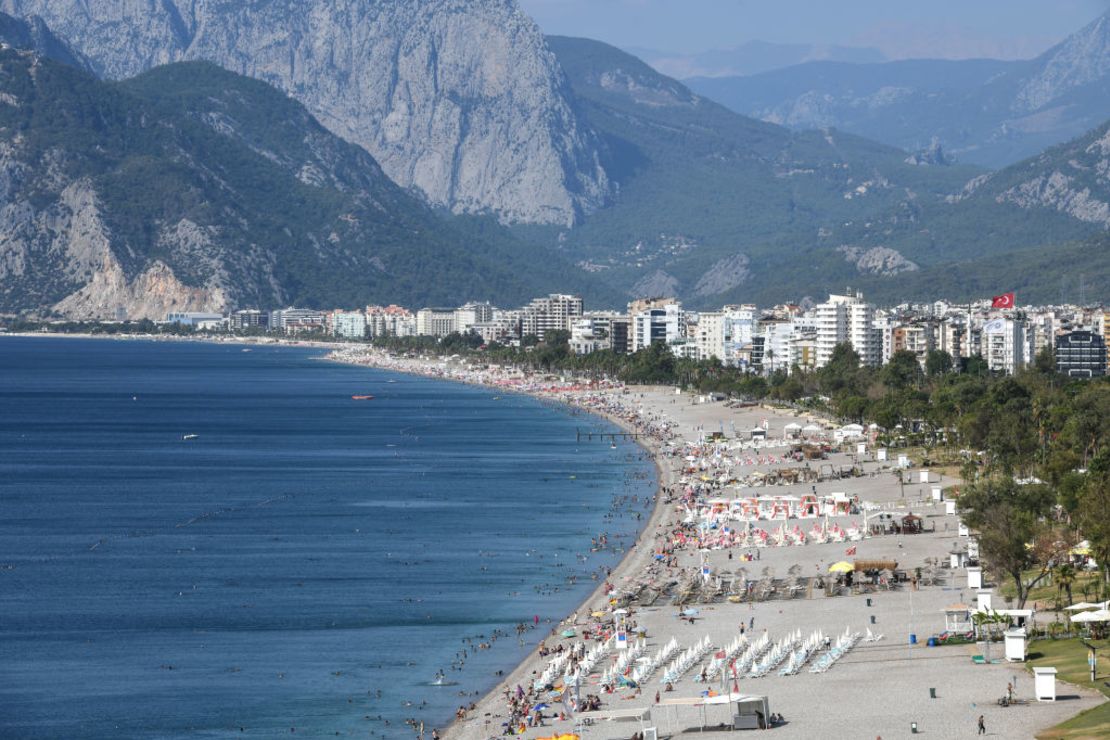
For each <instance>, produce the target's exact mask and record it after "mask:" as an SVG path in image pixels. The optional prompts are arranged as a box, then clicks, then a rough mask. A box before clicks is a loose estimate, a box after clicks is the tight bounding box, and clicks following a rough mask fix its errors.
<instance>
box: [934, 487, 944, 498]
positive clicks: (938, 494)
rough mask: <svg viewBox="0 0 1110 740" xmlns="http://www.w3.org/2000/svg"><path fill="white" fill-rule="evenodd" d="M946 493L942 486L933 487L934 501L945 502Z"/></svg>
mask: <svg viewBox="0 0 1110 740" xmlns="http://www.w3.org/2000/svg"><path fill="white" fill-rule="evenodd" d="M943 500H944V491H943V490H942V489H941V487H940V486H933V501H943Z"/></svg>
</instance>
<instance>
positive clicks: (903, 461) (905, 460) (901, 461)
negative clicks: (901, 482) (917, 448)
mask: <svg viewBox="0 0 1110 740" xmlns="http://www.w3.org/2000/svg"><path fill="white" fill-rule="evenodd" d="M909 466H910V457H909V455H899V456H898V467H900V468H908V467H909Z"/></svg>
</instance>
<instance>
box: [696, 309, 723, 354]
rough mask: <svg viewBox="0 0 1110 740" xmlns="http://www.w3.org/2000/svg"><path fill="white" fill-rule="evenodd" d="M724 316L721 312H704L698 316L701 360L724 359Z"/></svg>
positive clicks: (698, 351)
mask: <svg viewBox="0 0 1110 740" xmlns="http://www.w3.org/2000/svg"><path fill="white" fill-rule="evenodd" d="M724 331H725V325H724V314H723V313H721V312H720V311H703V312H702V313H700V314H698V324H697V335H696V340H695V341H696V344H697V356H698V359H699V360H710V359H714V358H716V359H718V360H722V359H724V354H725V333H724Z"/></svg>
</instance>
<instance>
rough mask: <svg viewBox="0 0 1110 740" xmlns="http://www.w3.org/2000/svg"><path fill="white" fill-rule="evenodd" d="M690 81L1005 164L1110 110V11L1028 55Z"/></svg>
mask: <svg viewBox="0 0 1110 740" xmlns="http://www.w3.org/2000/svg"><path fill="white" fill-rule="evenodd" d="M689 85H690V86H691V88H692V89H693V90H695V91H696V92H698V93H700V94H702V95H705V96H706V97H709V98H712V99H714V100H717V101H719V102H721V103H723V104H725V105H727V106H728V107H729V108H731V109H732V110H734V111H736V112H738V113H742V114H745V115H751V116H754V117H756V118H760V119H762V120H767V121H772V122H776V123H781V124H784V125H788V126H791V127H793V128H799V129H805V128H815V127H824V126H833V127H836V128H839V129H843V130H845V131H849V132H852V133H855V134H858V135H860V136H866V137H869V138H873V139H875V140H877V141H882V142H884V143H887V144H890V145H893V146H898V147H902V148H904V149H908V150H911V151H915V150H918V149H922V148H924V147H927V146H928V145H929V144H930V142H931V141H932V140H933V139H937V140H938V141H939V142H940V143H941V144H942V146H943V147H944V148H945V149H946V150H947V151H948V152H950V153H952V154H954V155H955V156H956V157H957V158H958V159H959V160H961V161H964V162H968V163H973V164H978V165H982V166H985V167H991V168H997V167H1004V166H1006V165H1009V164H1012V163H1014V162H1017V161H1020V160H1022V159H1024V158H1026V157H1030V156H1033V155H1035V154H1037V153H1038V152H1041V151H1043V150H1044V149H1046V148H1047V147H1050V146H1053V145H1055V144H1059V143H1061V142H1064V141H1067V140H1069V139H1071V138H1074V137H1076V136H1079V135H1081V134H1082V133H1084V132H1085V131H1088V130H1089V129H1091V128H1094V127H1095V126H1097V125H1099V124H1100V123H1102V122H1103V121H1105V120H1106V119H1108V118H1110V13H1108V14H1106V15H1103V16H1102V17H1100V18H1098V19H1096V20H1094V21H1093V22H1092V23H1090V24H1089V25H1088V26H1086V27H1085V28H1083V29H1081V30H1080V31H1078V32H1076V33H1075V34H1073V35H1071V36H1069V37H1068V38H1066V39H1065V40H1064V41H1062V42H1061V43H1059V44H1058V45H1056V46H1055V47H1053V48H1051V49H1049V50H1048V51H1046V52H1045V53H1044V54H1042V55H1041V56H1039V57H1037V58H1036V59H1032V60H1028V61H1017V62H1002V61H995V60H967V61H955V62H953V61H940V60H913V61H902V62H887V63H883V64H840V63H833V62H813V63H809V64H802V65H798V66H794V67H789V68H786V69H780V70H775V71H772V72H768V73H765V74H758V75H752V76H749V77H729V78H718V79H708V78H701V79H694V80H690V81H689Z"/></svg>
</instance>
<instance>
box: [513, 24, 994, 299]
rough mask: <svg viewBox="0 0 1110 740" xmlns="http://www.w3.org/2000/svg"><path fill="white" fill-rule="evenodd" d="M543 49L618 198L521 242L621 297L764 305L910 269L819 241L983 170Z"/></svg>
mask: <svg viewBox="0 0 1110 740" xmlns="http://www.w3.org/2000/svg"><path fill="white" fill-rule="evenodd" d="M548 45H549V46H550V48H551V49H552V50H553V51H554V52H555V54H556V56H557V57H558V60H559V63H560V65H561V66H562V67H563V69H564V70H565V71H566V73H567V77H568V79H569V80H570V84H571V87H572V89H573V91H574V93H575V95H576V96H577V98H578V99H579V100H580V101H581V105H582V108H583V110H584V111H585V113H586V115H587V117H588V119H589V121H590V122H591V124H592V125H593V126H594V127H595V128H596V129H597V130H598V131H600V132H601V133H602V135H603V136H604V138H605V142H606V145H607V149H608V151H609V158H608V159H607V160H606V167H607V170H608V171H609V172H610V174H611V175H612V177H613V180H614V182H615V183H616V184H617V195H616V196H615V198H614V202H613V203H612V205H610V206H609V207H607V208H605V209H602V210H599V211H597V212H595V213H593V214H591V215H590V216H588V217H586V218H585V219H584V220H583V221H582V223H581V224H579V225H578V226H576V227H575V228H573V229H569V230H565V229H550V228H549V229H547V230H546V234H543V233H539V230H536V229H535V228H533V229H531V230H530V231H529V236H530V237H531V238H536V239H542V238H546V239H547V240H548V241H549V242H550V243H552V244H554V245H557V247H558V249H560V251H561V253H562V254H563V255H565V256H566V257H567V258H568V259H572V260H574V261H576V262H577V263H578V264H579V265H580V266H581V267H583V268H584V269H587V270H590V271H593V272H595V273H596V274H598V275H599V276H602V277H604V278H605V279H607V280H608V281H609V282H610V283H611V284H613V285H619V286H625V287H626V288H627V289H628V290H629V292H630V293H631V294H636V295H642V294H664V293H666V294H670V293H677V294H679V295H680V296H682V297H683V298H685V299H686V300H687V301H688V302H689V303H691V304H692V305H702V306H711V305H720V304H721V303H723V302H734V301H757V302H764V303H775V302H779V301H782V300H787V299H790V298H794V297H800V296H802V295H806V294H812V295H817V294H819V293H820V292H821V291H822V290H825V289H837V290H842V289H843V288H844V286H845V284H852V285H854V284H856V281H858V280H859V279H860V278H861V277H864V276H869V275H881V276H886V277H890V276H894V275H898V274H900V273H903V272H907V271H912V270H916V269H918V267H919V265H918V263H917V259H918V258H916V257H908V256H907V255H903V254H901V253H899V252H898V251H897V249H896V248H894V247H892V246H888V245H883V244H877V243H872V244H868V245H866V248H863V247H858V245H856V244H855V243H854V242H851V241H843V242H837V243H835V244H834V243H832V242H831V241H830V240H829V238H828V236H827V234H829V233H831V231H832V229H833V228H834V227H836V226H837V225H843V224H845V223H848V224H861V223H868V222H869V221H870V219H872V218H874V217H876V216H879V215H882V214H885V213H889V212H892V211H894V210H896V209H898V208H900V207H902V206H903V204H905V203H907V202H908V203H912V204H917V203H921V202H929V203H938V204H942V203H943V201H944V197H945V196H946V195H948V194H949V193H952V192H955V191H957V190H958V189H959V188H960V187H962V186H963V184H964V183H966V182H967V180H969V179H970V178H972V177H973V176H976V175H978V174H980V173H981V171H979V170H977V169H975V168H968V167H959V166H956V167H945V166H919V165H915V164H911V163H910V162H908V161H907V159H910V158H908V157H907V153H906V152H904V151H902V150H899V149H895V148H893V147H888V146H884V145H880V144H875V143H874V142H870V141H867V140H864V139H860V138H858V137H856V136H852V135H848V134H844V133H841V132H838V131H832V130H826V131H808V132H794V131H791V130H789V129H787V128H784V127H781V126H777V125H772V124H769V123H765V122H762V121H757V120H754V119H751V118H747V117H744V116H740V115H737V114H736V113H733V112H732V111H729V110H727V109H726V108H724V107H723V106H721V105H718V104H716V103H714V102H712V101H710V100H708V99H706V98H703V97H701V96H698V95H696V94H694V93H693V92H691V91H690V90H689V89H688V88H687V87H685V86H684V85H683V84H682V83H680V82H678V81H676V80H674V79H671V78H668V77H665V76H664V75H661V74H659V73H658V72H656V71H655V70H654V69H652V68H651V67H649V66H648V65H647V64H645V63H644V62H642V61H640V60H639V59H636V58H635V57H633V56H631V55H629V54H626V53H624V52H622V51H620V50H618V49H615V48H613V47H611V46H608V45H606V44H602V43H600V42H596V41H589V40H585V39H572V38H564V37H550V38H549V39H548ZM839 247H844V249H843V250H841V249H839ZM925 257H928V255H927V254H926V255H925Z"/></svg>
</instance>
